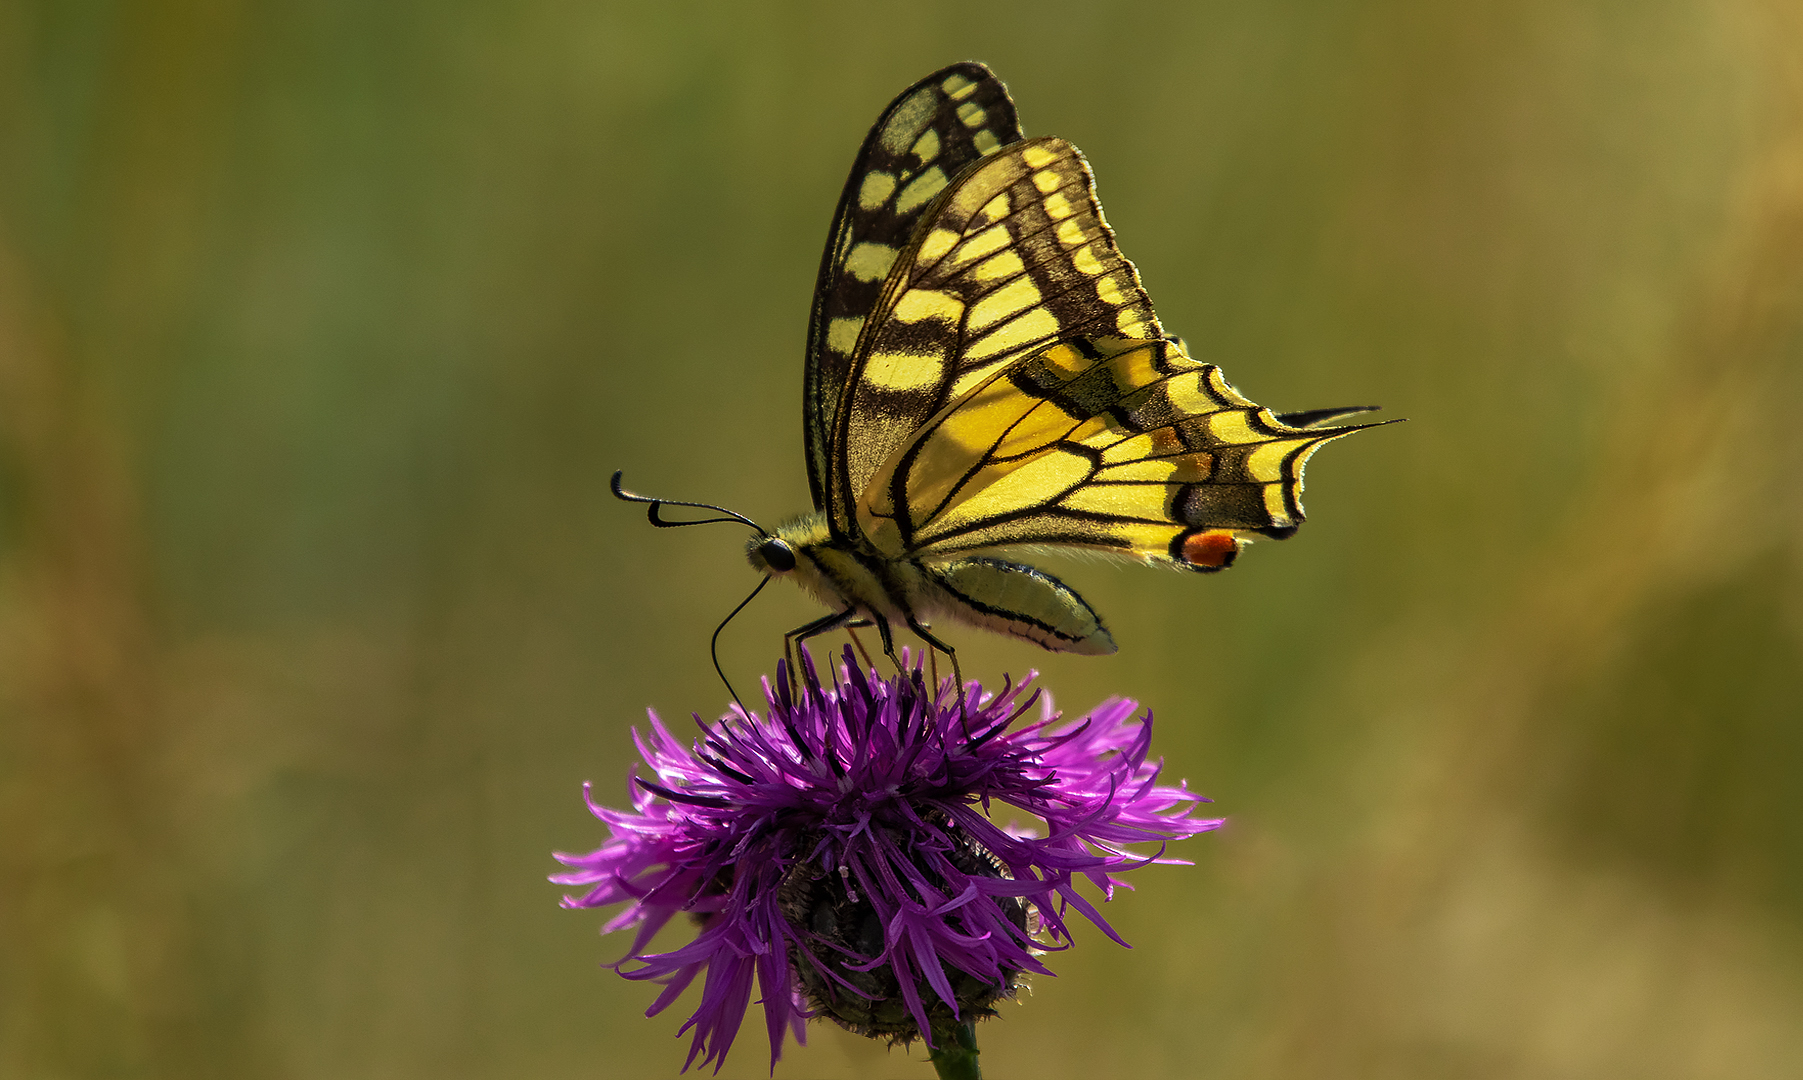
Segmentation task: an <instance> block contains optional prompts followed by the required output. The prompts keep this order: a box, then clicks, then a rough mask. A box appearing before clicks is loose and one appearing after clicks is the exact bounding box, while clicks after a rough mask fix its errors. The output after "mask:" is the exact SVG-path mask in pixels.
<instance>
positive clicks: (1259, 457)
mask: <svg viewBox="0 0 1803 1080" xmlns="http://www.w3.org/2000/svg"><path fill="white" fill-rule="evenodd" d="M1356 430H1359V428H1358V427H1356V426H1348V427H1326V428H1321V427H1314V428H1306V429H1305V428H1302V427H1297V426H1292V425H1290V424H1287V423H1285V422H1283V421H1282V420H1279V419H1278V418H1277V417H1275V416H1274V415H1273V414H1272V413H1271V412H1270V411H1269V410H1267V409H1264V408H1262V407H1261V406H1259V405H1257V404H1255V403H1253V402H1251V401H1249V400H1247V399H1246V398H1245V397H1243V396H1241V395H1240V394H1239V393H1238V391H1236V390H1234V388H1233V387H1232V386H1231V385H1229V384H1228V382H1227V381H1226V379H1225V378H1223V377H1222V375H1221V373H1220V370H1219V369H1218V368H1216V367H1214V366H1213V365H1211V364H1201V363H1197V362H1196V361H1195V360H1192V359H1191V358H1190V357H1188V356H1187V355H1185V354H1184V352H1183V350H1182V347H1181V346H1180V345H1179V344H1178V343H1177V342H1175V341H1171V340H1158V341H1135V340H1129V339H1107V338H1097V339H1078V340H1074V341H1068V342H1063V343H1060V344H1058V345H1055V346H1052V347H1050V348H1046V349H1043V350H1042V351H1041V352H1039V353H1038V354H1036V355H1034V356H1031V357H1029V358H1026V359H1024V360H1021V361H1019V362H1017V363H1016V364H1014V365H1013V366H1011V367H1009V368H1008V369H1006V370H1004V371H1002V372H1000V373H998V374H996V375H994V376H992V377H991V378H990V379H989V380H988V381H986V382H985V383H984V384H982V385H981V386H979V387H977V388H975V389H973V390H972V391H970V392H969V393H967V394H966V395H964V396H963V397H961V398H960V399H959V400H958V401H956V402H954V403H953V404H952V405H950V406H948V407H946V408H944V409H942V410H941V411H940V413H939V414H938V415H937V416H935V417H934V418H933V419H932V420H931V421H929V422H928V423H926V424H923V425H921V426H920V427H919V428H918V429H917V430H916V431H915V432H914V433H913V436H912V437H911V438H910V439H909V440H908V442H907V444H906V445H905V446H904V447H902V448H901V449H899V450H898V451H897V452H895V453H894V454H893V455H892V457H891V458H890V460H889V461H888V462H886V463H885V465H884V467H883V469H882V470H880V472H879V474H878V476H877V477H876V479H875V480H874V482H873V483H872V484H871V485H870V487H869V489H868V491H867V493H866V498H865V500H864V502H863V505H861V506H860V508H859V524H860V526H861V527H862V529H863V532H864V534H865V536H866V537H868V538H869V539H870V541H871V542H872V544H873V545H874V546H875V547H876V549H877V550H878V551H880V552H882V553H883V554H884V555H886V556H888V557H891V558H895V557H914V556H925V557H931V558H943V557H946V556H950V555H953V554H955V553H958V552H964V551H971V550H976V549H981V548H989V547H1014V546H1038V545H1071V546H1078V547H1086V548H1093V549H1100V550H1105V551H1113V552H1117V553H1119V554H1123V555H1129V556H1134V557H1138V558H1141V559H1146V560H1149V561H1156V562H1165V563H1168V564H1175V565H1178V566H1182V567H1185V568H1188V569H1200V570H1206V569H1219V568H1220V567H1221V566H1223V565H1225V564H1226V562H1227V561H1230V560H1231V556H1232V553H1233V551H1235V550H1237V542H1236V541H1235V540H1234V539H1233V534H1236V533H1248V532H1249V533H1259V534H1262V535H1265V536H1270V537H1277V538H1282V537H1285V536H1288V535H1289V534H1290V533H1292V532H1294V531H1295V529H1296V527H1297V526H1298V525H1299V524H1300V523H1301V522H1302V519H1303V512H1302V504H1301V498H1300V496H1301V490H1302V468H1303V464H1304V463H1305V462H1306V461H1307V459H1308V457H1309V455H1310V454H1312V453H1313V452H1314V451H1315V449H1316V448H1317V447H1319V446H1320V445H1321V444H1322V443H1325V442H1327V441H1329V440H1331V439H1335V438H1339V437H1340V436H1342V435H1345V434H1348V433H1350V432H1352V431H1356Z"/></svg>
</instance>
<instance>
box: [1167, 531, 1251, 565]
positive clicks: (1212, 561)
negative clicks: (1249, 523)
mask: <svg viewBox="0 0 1803 1080" xmlns="http://www.w3.org/2000/svg"><path fill="white" fill-rule="evenodd" d="M1239 553H1240V542H1239V541H1238V540H1236V539H1235V538H1234V535H1233V534H1232V533H1230V532H1228V531H1227V530H1226V529H1208V530H1206V531H1204V532H1199V533H1191V534H1190V535H1188V536H1186V537H1184V538H1183V541H1182V543H1181V544H1180V545H1179V547H1178V550H1177V558H1178V560H1179V561H1180V562H1183V563H1186V564H1188V565H1189V567H1190V568H1191V569H1194V570H1225V569H1227V568H1228V567H1229V566H1232V565H1233V560H1234V559H1235V558H1236V557H1238V556H1239Z"/></svg>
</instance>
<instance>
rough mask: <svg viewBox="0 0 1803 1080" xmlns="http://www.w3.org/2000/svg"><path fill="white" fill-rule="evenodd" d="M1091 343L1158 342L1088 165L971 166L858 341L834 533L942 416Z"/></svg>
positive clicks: (843, 429) (907, 252)
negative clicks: (1037, 361) (1010, 375)
mask: <svg viewBox="0 0 1803 1080" xmlns="http://www.w3.org/2000/svg"><path fill="white" fill-rule="evenodd" d="M1094 335H1111V336H1115V337H1124V338H1140V339H1148V340H1155V339H1157V338H1159V337H1160V336H1161V335H1162V331H1161V330H1160V328H1159V325H1158V319H1157V316H1156V315H1154V314H1153V312H1152V303H1151V301H1150V300H1149V299H1148V298H1147V297H1146V293H1145V290H1144V289H1142V288H1141V287H1140V284H1139V275H1138V273H1137V272H1136V271H1135V270H1134V268H1133V264H1132V263H1130V262H1128V261H1127V260H1126V258H1125V257H1123V256H1122V255H1121V253H1120V250H1119V248H1118V247H1116V245H1115V242H1114V234H1113V233H1112V232H1111V231H1110V230H1109V228H1108V225H1107V223H1106V221H1104V219H1103V217H1102V210H1101V207H1100V205H1098V203H1097V202H1096V197H1095V184H1094V180H1093V178H1092V176H1091V174H1090V171H1089V166H1088V164H1087V163H1086V162H1085V161H1084V160H1083V156H1082V154H1080V153H1078V152H1077V149H1076V148H1075V147H1073V146H1071V145H1070V144H1069V143H1067V142H1065V141H1064V140H1062V139H1056V138H1043V139H1031V140H1027V141H1024V142H1019V143H1015V144H1013V145H1010V146H1005V147H1003V148H1001V149H1000V150H998V151H996V152H994V153H992V154H991V155H990V156H988V157H985V158H983V159H981V160H980V161H978V162H976V163H975V164H972V165H971V166H970V167H968V168H967V169H965V170H964V171H963V172H962V173H960V174H959V175H958V176H957V177H956V178H955V179H953V180H952V181H951V182H950V183H948V185H947V186H946V188H945V190H944V191H943V192H942V193H940V194H939V195H938V197H937V201H936V202H935V203H934V204H933V206H932V207H931V208H930V209H929V210H928V211H927V213H926V215H925V217H924V220H922V221H921V223H920V225H919V226H918V228H917V230H916V232H915V233H914V236H913V238H912V240H911V242H910V243H909V245H908V247H907V248H905V249H904V250H902V251H901V253H900V254H899V255H898V256H897V259H896V262H895V264H894V265H893V266H892V267H891V268H890V270H889V273H888V276H887V278H886V280H885V283H884V288H883V292H882V296H881V298H880V299H879V301H878V303H877V305H876V307H875V309H874V310H873V311H872V313H871V315H870V316H869V317H868V319H867V320H866V321H865V323H864V326H863V329H862V331H861V333H860V335H859V338H858V344H857V348H856V350H855V352H854V354H853V360H852V366H851V372H850V376H849V378H848V380H847V382H846V385H845V388H844V391H843V397H842V400H841V403H840V407H839V408H838V409H837V410H836V411H835V413H834V417H835V430H834V433H833V436H832V450H833V452H832V454H831V455H830V465H831V483H830V485H829V491H828V497H827V500H826V510H827V515H828V521H829V524H830V525H831V526H832V528H833V531H834V533H835V535H839V536H845V537H851V536H853V535H854V529H856V528H859V527H860V522H859V499H860V496H861V495H862V493H863V492H864V491H865V489H866V487H867V486H869V484H870V482H871V479H872V477H874V476H875V475H876V474H877V472H878V471H879V470H880V469H881V468H883V465H884V463H885V462H886V461H887V460H888V459H889V458H890V457H891V455H893V454H894V453H895V452H896V451H897V450H898V449H900V448H901V447H902V446H903V445H904V444H906V443H908V442H909V441H910V439H911V438H912V437H913V436H914V435H915V433H916V432H917V430H918V429H919V428H920V427H921V425H923V424H925V423H926V422H927V421H929V420H930V419H932V418H933V417H934V415H935V414H936V413H938V412H940V411H941V410H942V409H944V408H946V406H947V405H949V404H950V403H951V402H952V401H953V400H955V399H957V398H959V397H960V396H962V395H964V394H966V393H968V392H969V391H970V390H972V389H973V388H975V387H976V386H978V385H979V384H982V383H984V382H985V381H986V380H989V379H990V378H991V377H993V376H994V375H995V374H996V373H998V372H1000V371H1003V370H1004V369H1006V368H1008V367H1009V365H1011V364H1013V363H1015V362H1016V361H1017V360H1019V359H1020V358H1022V357H1023V356H1026V355H1028V354H1029V353H1032V352H1034V351H1037V350H1039V349H1043V348H1044V347H1045V346H1047V345H1050V344H1053V343H1055V342H1059V341H1065V340H1071V339H1075V338H1080V337H1085V336H1094Z"/></svg>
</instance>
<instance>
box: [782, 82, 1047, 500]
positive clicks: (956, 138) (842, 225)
mask: <svg viewBox="0 0 1803 1080" xmlns="http://www.w3.org/2000/svg"><path fill="white" fill-rule="evenodd" d="M1020 138H1021V131H1020V121H1019V120H1018V119H1017V117H1016V115H1015V110H1014V102H1013V100H1012V99H1010V98H1009V97H1008V91H1007V89H1006V88H1005V87H1003V85H1002V83H1001V80H999V79H997V78H996V77H995V75H994V74H993V73H992V72H991V71H990V70H989V69H988V68H986V67H984V66H983V65H982V64H977V63H963V64H953V65H952V66H950V67H947V68H944V69H941V70H939V71H936V72H934V73H933V74H931V75H929V76H927V77H926V78H924V79H922V80H920V81H919V82H917V83H915V84H914V85H913V86H910V87H909V88H908V89H906V90H904V91H902V93H901V94H900V95H899V96H898V97H897V98H896V99H895V101H894V102H892V103H891V104H890V106H889V108H888V109H887V110H885V111H884V113H883V115H882V116H881V117H880V118H879V119H878V120H877V122H876V124H875V126H874V127H872V128H871V130H870V134H869V135H868V136H867V137H866V138H865V140H864V145H863V147H862V148H861V149H860V150H859V151H858V156H857V159H856V161H855V162H854V163H853V165H852V170H851V177H850V178H849V179H848V180H847V181H846V184H845V190H844V193H843V194H841V195H840V197H839V207H838V210H837V211H836V212H835V213H834V215H833V226H832V231H831V233H830V234H829V238H828V241H827V245H826V253H825V254H824V256H823V257H822V258H821V264H820V278H819V281H818V282H817V283H816V285H815V291H814V309H813V314H812V318H811V319H810V321H809V324H808V353H807V370H806V374H805V375H804V377H803V385H802V394H803V431H804V438H805V440H806V443H807V459H808V482H809V485H810V487H811V488H812V490H813V495H814V506H815V508H816V509H823V508H825V506H826V497H825V496H826V485H827V482H828V476H829V473H830V469H829V467H828V455H829V454H830V453H831V452H832V451H831V440H832V433H833V431H834V426H835V420H836V418H837V416H838V411H839V407H840V399H841V397H842V395H843V392H844V390H845V384H846V380H847V379H848V378H849V376H850V373H851V368H852V355H853V351H854V350H855V349H856V347H857V343H858V338H859V336H860V334H861V333H862V332H863V329H864V323H865V320H866V319H867V318H868V317H869V316H870V314H871V312H873V311H874V310H875V309H876V307H877V303H878V300H879V299H880V298H881V296H882V293H883V287H884V283H885V282H886V281H887V280H888V278H889V273H890V270H891V269H892V267H893V266H894V264H895V262H896V260H897V258H898V257H899V256H900V254H901V252H902V251H903V249H905V248H906V247H907V246H908V243H909V241H910V240H911V239H912V238H913V236H914V233H915V230H916V228H917V226H918V225H919V223H920V221H921V218H922V217H923V215H924V214H925V213H926V211H927V210H928V208H929V207H930V206H932V204H933V201H934V199H935V198H937V197H938V196H939V194H940V193H941V192H943V191H944V190H945V189H946V188H947V187H949V186H950V185H951V183H952V181H953V180H954V179H955V178H956V177H957V176H958V175H959V174H960V173H962V172H963V171H964V170H965V169H967V168H968V167H969V166H970V165H971V164H972V163H974V162H976V161H977V160H979V159H981V158H982V157H984V156H985V155H988V154H993V153H995V152H996V151H998V150H1000V149H1001V148H1002V147H1004V146H1007V145H1008V144H1010V143H1015V142H1019V141H1020Z"/></svg>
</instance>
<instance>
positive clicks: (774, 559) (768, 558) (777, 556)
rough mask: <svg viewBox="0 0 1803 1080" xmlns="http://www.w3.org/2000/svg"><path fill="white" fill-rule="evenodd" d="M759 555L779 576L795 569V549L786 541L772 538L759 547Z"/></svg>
mask: <svg viewBox="0 0 1803 1080" xmlns="http://www.w3.org/2000/svg"><path fill="white" fill-rule="evenodd" d="M757 554H758V558H760V559H762V560H764V565H765V566H768V567H769V568H770V569H772V570H774V571H776V572H777V573H779V574H786V573H788V572H789V571H791V570H793V569H795V549H794V548H792V547H790V546H789V544H788V541H786V540H778V539H777V538H776V537H774V536H772V537H771V538H770V539H768V540H765V541H764V542H763V543H761V544H759V545H758V546H757Z"/></svg>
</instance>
